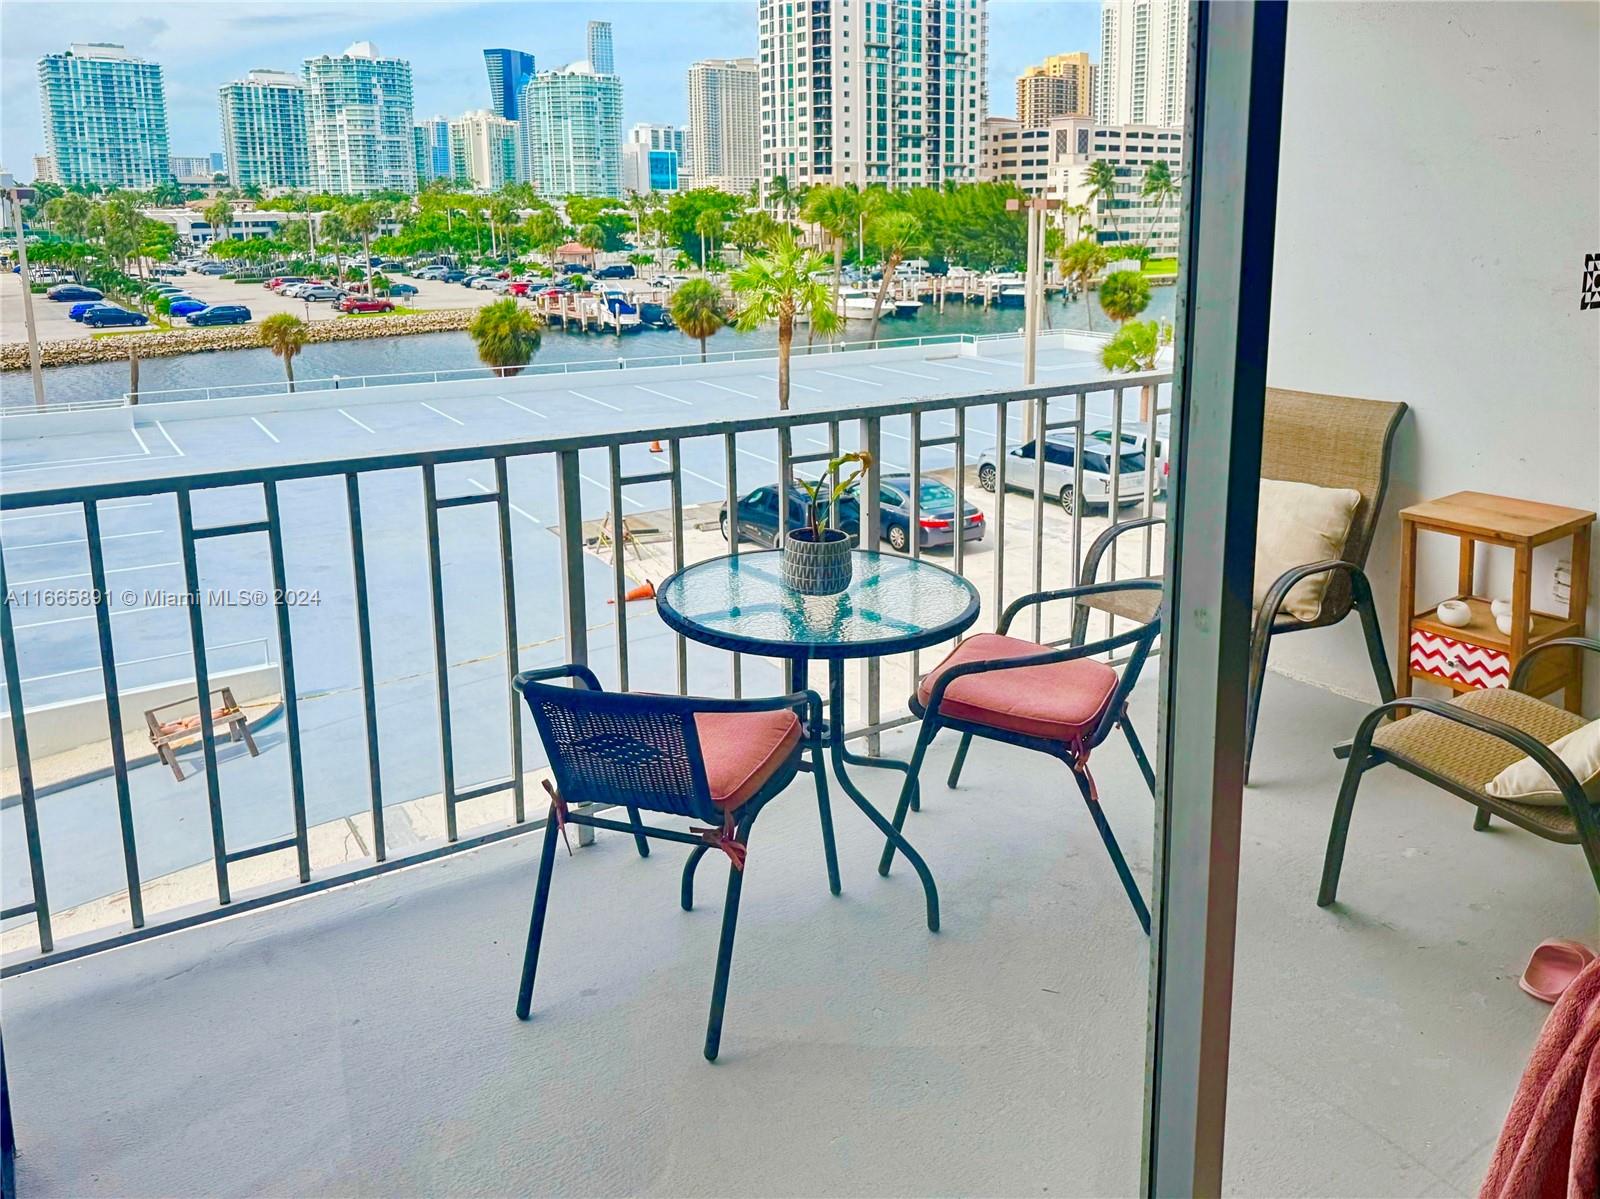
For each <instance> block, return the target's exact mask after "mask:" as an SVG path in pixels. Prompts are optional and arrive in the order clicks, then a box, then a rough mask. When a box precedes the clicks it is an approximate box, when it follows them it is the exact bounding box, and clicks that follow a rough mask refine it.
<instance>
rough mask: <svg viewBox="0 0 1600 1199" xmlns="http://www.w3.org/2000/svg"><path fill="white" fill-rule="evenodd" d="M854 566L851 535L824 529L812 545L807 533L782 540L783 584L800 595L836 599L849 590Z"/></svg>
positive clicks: (801, 530) (837, 530)
mask: <svg viewBox="0 0 1600 1199" xmlns="http://www.w3.org/2000/svg"><path fill="white" fill-rule="evenodd" d="M853 567H854V562H853V560H852V559H851V556H850V535H849V534H848V533H845V532H843V531H842V530H840V529H824V530H823V531H822V540H821V541H813V540H812V539H811V530H810V529H808V528H807V529H795V530H794V531H793V532H791V533H789V534H788V535H787V536H785V537H784V539H783V581H784V582H785V583H787V584H788V585H789V586H790V587H793V588H794V589H795V590H796V591H798V592H799V593H800V594H801V595H838V594H839V593H840V592H841V591H845V590H848V589H849V587H850V576H851V573H852V570H853Z"/></svg>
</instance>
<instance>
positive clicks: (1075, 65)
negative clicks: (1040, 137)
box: [1017, 50, 1095, 129]
mask: <svg viewBox="0 0 1600 1199" xmlns="http://www.w3.org/2000/svg"><path fill="white" fill-rule="evenodd" d="M1094 73H1095V70H1094V64H1093V63H1092V62H1090V61H1089V54H1088V52H1087V51H1085V50H1079V51H1077V52H1076V53H1074V54H1052V55H1051V56H1050V57H1049V58H1047V59H1045V60H1044V61H1043V62H1042V63H1040V64H1039V65H1038V66H1034V67H1029V68H1028V69H1027V70H1025V71H1024V72H1022V74H1021V75H1019V76H1018V77H1017V120H1019V121H1020V122H1021V123H1022V126H1023V128H1025V129H1037V128H1039V127H1040V126H1041V125H1047V124H1049V123H1050V122H1051V121H1053V120H1054V119H1055V118H1056V117H1086V116H1089V115H1090V114H1091V113H1093V112H1094Z"/></svg>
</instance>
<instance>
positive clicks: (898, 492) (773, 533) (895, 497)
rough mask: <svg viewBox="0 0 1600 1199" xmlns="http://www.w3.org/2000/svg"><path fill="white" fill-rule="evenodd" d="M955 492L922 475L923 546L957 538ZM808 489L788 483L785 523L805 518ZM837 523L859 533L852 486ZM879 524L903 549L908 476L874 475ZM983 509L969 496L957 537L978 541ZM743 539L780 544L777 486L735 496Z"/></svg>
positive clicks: (907, 539) (907, 536) (907, 538)
mask: <svg viewBox="0 0 1600 1199" xmlns="http://www.w3.org/2000/svg"><path fill="white" fill-rule="evenodd" d="M955 514H956V493H955V492H954V491H952V490H951V489H950V488H949V487H948V486H946V485H945V484H944V483H942V482H940V481H939V480H938V479H923V480H922V490H921V495H920V503H919V505H918V511H917V525H918V536H917V540H918V543H919V544H920V546H921V548H923V549H931V548H934V547H937V546H947V545H953V544H955ZM806 520H807V513H806V494H805V491H804V490H802V489H801V488H800V487H799V486H798V485H795V486H792V487H791V488H790V489H789V527H790V528H791V529H793V528H797V527H799V526H800V525H803V524H805V523H806ZM718 523H719V524H720V525H721V527H722V535H723V536H724V537H727V535H728V513H727V505H726V504H724V505H723V507H722V511H721V513H720V514H719V516H718ZM835 527H836V528H840V529H843V530H844V531H845V532H847V533H849V534H850V536H851V537H852V538H859V537H860V534H861V506H860V497H859V496H858V495H857V493H856V491H855V489H854V488H852V489H851V490H850V491H849V492H847V493H846V494H845V495H843V496H842V497H840V499H839V517H838V520H837V522H836V523H835ZM878 528H879V532H880V534H881V536H882V537H883V539H884V540H885V541H887V542H888V543H889V546H890V548H892V549H894V550H897V551H899V552H902V553H904V552H905V551H906V550H908V549H909V548H910V546H911V476H910V475H886V476H884V477H883V478H881V479H879V480H878ZM985 528H986V525H985V522H984V519H983V513H982V512H981V511H980V510H979V509H978V508H977V506H976V505H974V504H973V503H972V502H971V501H968V502H967V503H966V505H965V509H964V519H963V521H962V530H961V537H962V540H964V541H982V540H983V536H984V530H985ZM739 532H740V535H741V540H744V541H754V542H756V543H757V544H760V545H769V546H776V545H777V544H778V489H777V488H776V487H758V488H756V489H755V490H754V491H752V492H750V493H749V494H747V495H745V496H743V497H741V498H740V500H739Z"/></svg>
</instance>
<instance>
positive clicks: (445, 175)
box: [412, 117, 452, 187]
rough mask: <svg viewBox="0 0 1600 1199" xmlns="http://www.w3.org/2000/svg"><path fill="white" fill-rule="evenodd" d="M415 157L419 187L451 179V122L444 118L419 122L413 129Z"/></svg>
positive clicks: (433, 118)
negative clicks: (433, 180)
mask: <svg viewBox="0 0 1600 1199" xmlns="http://www.w3.org/2000/svg"><path fill="white" fill-rule="evenodd" d="M412 138H413V157H414V158H415V159H416V163H417V186H418V187H421V186H422V185H423V184H424V183H426V182H427V181H428V180H430V179H449V178H451V177H452V171H451V167H450V122H449V121H447V120H446V119H445V118H444V117H432V118H430V119H429V120H426V121H418V122H417V124H416V125H415V126H413V127H412Z"/></svg>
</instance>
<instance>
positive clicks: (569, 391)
mask: <svg viewBox="0 0 1600 1199" xmlns="http://www.w3.org/2000/svg"><path fill="white" fill-rule="evenodd" d="M567 394H568V395H575V396H577V397H578V398H579V399H580V400H588V401H589V402H590V403H591V404H599V405H600V407H602V408H609V409H611V411H613V412H621V411H622V409H621V408H618V407H617V406H616V405H615V404H608V403H606V402H605V401H604V400H597V399H595V398H594V396H592V395H587V394H585V393H584V392H581V391H573V390H572V388H570V387H569V388H567Z"/></svg>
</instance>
